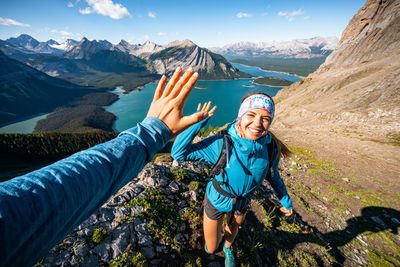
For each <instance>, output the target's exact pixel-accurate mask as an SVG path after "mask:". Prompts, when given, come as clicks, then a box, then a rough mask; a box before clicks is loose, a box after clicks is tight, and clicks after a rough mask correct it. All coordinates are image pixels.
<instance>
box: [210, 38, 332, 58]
mask: <svg viewBox="0 0 400 267" xmlns="http://www.w3.org/2000/svg"><path fill="white" fill-rule="evenodd" d="M338 43H339V39H338V38H337V37H314V38H311V39H295V40H291V41H273V42H259V43H252V42H238V43H233V44H228V45H225V46H223V47H211V48H209V49H210V50H211V51H213V52H215V53H218V54H222V55H224V56H227V57H262V56H273V57H287V58H312V57H325V56H327V55H329V54H330V53H331V52H332V51H333V49H335V47H336V46H337V45H338Z"/></svg>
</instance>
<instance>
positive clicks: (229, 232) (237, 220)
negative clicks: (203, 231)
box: [225, 212, 246, 248]
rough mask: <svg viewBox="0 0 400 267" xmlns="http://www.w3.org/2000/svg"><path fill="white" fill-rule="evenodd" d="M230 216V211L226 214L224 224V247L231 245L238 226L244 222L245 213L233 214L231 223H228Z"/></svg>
mask: <svg viewBox="0 0 400 267" xmlns="http://www.w3.org/2000/svg"><path fill="white" fill-rule="evenodd" d="M231 216H232V212H229V213H228V214H227V215H226V222H227V225H226V226H225V247H227V248H229V247H231V246H232V243H233V241H234V240H235V237H236V235H237V233H238V231H239V226H240V225H241V224H242V223H243V222H244V219H245V217H246V213H245V214H243V215H234V216H235V217H234V218H233V221H232V224H231V225H228V222H229V219H230V218H231Z"/></svg>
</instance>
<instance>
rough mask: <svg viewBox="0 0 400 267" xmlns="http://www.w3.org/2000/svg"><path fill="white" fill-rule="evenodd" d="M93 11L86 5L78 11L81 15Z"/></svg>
mask: <svg viewBox="0 0 400 267" xmlns="http://www.w3.org/2000/svg"><path fill="white" fill-rule="evenodd" d="M92 12H93V11H92V9H91V8H90V7H86V8H85V9H79V13H81V14H83V15H87V14H91V13H92Z"/></svg>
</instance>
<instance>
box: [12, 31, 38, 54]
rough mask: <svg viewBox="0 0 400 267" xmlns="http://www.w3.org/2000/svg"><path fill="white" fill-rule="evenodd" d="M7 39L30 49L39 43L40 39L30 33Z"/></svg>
mask: <svg viewBox="0 0 400 267" xmlns="http://www.w3.org/2000/svg"><path fill="white" fill-rule="evenodd" d="M6 41H7V42H9V43H13V44H17V45H20V46H22V47H24V48H27V49H30V50H31V49H33V48H35V47H36V46H38V45H39V41H38V40H36V39H35V38H33V37H32V36H30V35H28V34H21V35H19V36H18V37H16V38H15V37H13V38H9V39H7V40H6Z"/></svg>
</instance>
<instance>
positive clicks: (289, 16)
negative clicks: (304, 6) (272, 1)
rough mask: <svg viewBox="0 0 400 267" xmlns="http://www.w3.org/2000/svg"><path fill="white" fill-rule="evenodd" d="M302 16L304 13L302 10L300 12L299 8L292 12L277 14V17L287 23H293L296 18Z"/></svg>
mask: <svg viewBox="0 0 400 267" xmlns="http://www.w3.org/2000/svg"><path fill="white" fill-rule="evenodd" d="M303 14H304V12H303V10H301V8H300V9H299V10H295V11H292V12H282V11H279V12H278V16H279V17H285V18H286V19H287V20H288V21H293V20H295V19H296V16H300V15H303Z"/></svg>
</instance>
